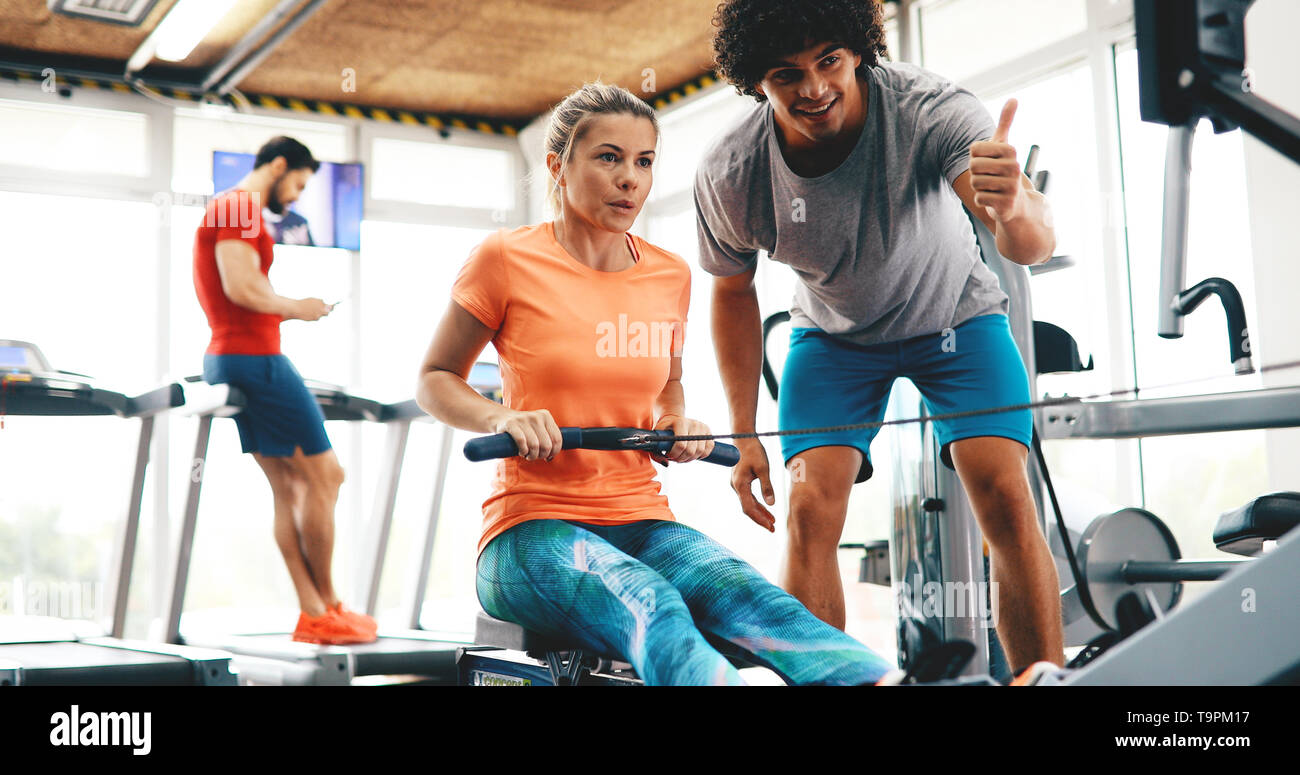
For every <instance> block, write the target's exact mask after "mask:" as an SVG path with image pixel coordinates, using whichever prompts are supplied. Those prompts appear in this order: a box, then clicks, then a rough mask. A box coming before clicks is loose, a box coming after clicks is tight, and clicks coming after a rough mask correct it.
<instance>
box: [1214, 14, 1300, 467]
mask: <svg viewBox="0 0 1300 775" xmlns="http://www.w3.org/2000/svg"><path fill="white" fill-rule="evenodd" d="M1296 29H1300V3H1297V2H1295V0H1259V1H1258V2H1257V3H1255V5H1254V7H1253V8H1252V9H1251V11H1250V13H1249V15H1248V16H1247V17H1246V56H1247V64H1248V65H1249V66H1250V67H1251V69H1253V70H1254V71H1255V87H1256V93H1258V94H1259V95H1260V96H1261V97H1263V98H1264V99H1267V100H1268V101H1270V102H1272V103H1274V104H1276V105H1278V106H1279V107H1281V108H1282V109H1284V110H1286V111H1288V112H1290V113H1293V114H1296V115H1300V78H1297V77H1296V73H1297V72H1298V71H1300V55H1297V53H1296V47H1295V36H1294V31H1295V30H1296ZM1245 151H1246V181H1247V190H1248V192H1249V193H1248V197H1249V200H1250V201H1249V205H1250V232H1251V234H1250V236H1251V244H1252V245H1253V246H1254V253H1255V255H1254V260H1255V289H1256V293H1257V300H1256V305H1257V315H1258V318H1257V319H1256V320H1252V321H1250V323H1251V340H1252V343H1253V344H1254V345H1255V347H1254V349H1255V353H1256V360H1255V364H1256V366H1257V367H1258V366H1260V365H1268V364H1275V363H1289V362H1292V361H1300V336H1298V334H1300V305H1298V304H1297V303H1296V294H1297V293H1300V248H1298V247H1297V243H1296V234H1295V218H1296V214H1297V212H1300V164H1296V163H1294V162H1292V161H1291V160H1290V159H1288V158H1286V157H1285V156H1282V155H1281V154H1279V153H1277V152H1275V151H1274V150H1273V149H1271V148H1269V147H1268V146H1266V145H1264V144H1263V143H1262V142H1260V141H1259V140H1256V139H1254V138H1253V137H1250V136H1249V135H1247V137H1246V139H1245ZM1193 185H1213V181H1195V180H1194V182H1193ZM1242 258H1243V259H1244V257H1242ZM1297 381H1300V370H1294V369H1289V370H1286V371H1280V372H1272V373H1266V374H1265V375H1264V385H1265V386H1266V387H1278V386H1282V385H1293V384H1296V383H1297ZM1267 439H1268V483H1269V487H1270V488H1272V489H1275V490H1300V465H1297V461H1300V429H1287V430H1277V431H1268V432H1267Z"/></svg>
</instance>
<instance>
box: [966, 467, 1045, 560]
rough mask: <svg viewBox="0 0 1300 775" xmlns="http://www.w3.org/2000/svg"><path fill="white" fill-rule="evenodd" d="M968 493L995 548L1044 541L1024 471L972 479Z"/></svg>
mask: <svg viewBox="0 0 1300 775" xmlns="http://www.w3.org/2000/svg"><path fill="white" fill-rule="evenodd" d="M966 492H967V495H969V496H970V500H971V504H972V505H973V506H974V507H975V510H976V513H977V514H979V515H981V519H980V522H981V529H982V530H983V532H984V537H985V539H987V540H988V542H989V543H990V544H992V545H993V546H1014V545H1021V544H1024V543H1025V542H1027V541H1033V540H1039V539H1041V537H1042V531H1041V530H1040V529H1039V527H1038V509H1037V507H1036V506H1035V504H1034V497H1033V493H1032V491H1031V490H1030V487H1029V480H1028V478H1027V477H1026V476H1025V473H1024V472H1023V471H1016V470H1010V471H1002V472H993V473H989V474H988V475H984V476H975V477H970V481H969V483H967V484H966Z"/></svg>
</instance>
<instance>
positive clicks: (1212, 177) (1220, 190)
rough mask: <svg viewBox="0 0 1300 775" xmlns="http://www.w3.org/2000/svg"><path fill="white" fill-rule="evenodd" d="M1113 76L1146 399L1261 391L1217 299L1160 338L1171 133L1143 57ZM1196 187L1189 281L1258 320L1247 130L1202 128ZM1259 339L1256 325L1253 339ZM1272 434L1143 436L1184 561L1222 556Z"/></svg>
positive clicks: (1123, 58) (1147, 481)
mask: <svg viewBox="0 0 1300 775" xmlns="http://www.w3.org/2000/svg"><path fill="white" fill-rule="evenodd" d="M1115 70H1116V81H1117V87H1118V100H1119V116H1120V136H1121V139H1122V143H1123V161H1124V201H1125V206H1126V213H1127V219H1126V221H1127V234H1128V267H1129V273H1130V290H1131V294H1132V300H1133V327H1132V335H1133V345H1134V350H1135V353H1136V359H1135V360H1136V377H1137V384H1138V385H1139V386H1140V387H1142V388H1144V393H1143V395H1144V396H1145V397H1154V396H1160V395H1199V394H1206V393H1219V392H1228V391H1237V390H1247V389H1252V388H1258V387H1260V378H1259V376H1258V375H1253V376H1247V377H1236V376H1233V370H1232V364H1231V362H1230V359H1229V356H1228V331H1227V328H1226V326H1225V324H1224V316H1223V313H1222V311H1221V310H1215V309H1213V307H1214V306H1215V302H1213V301H1211V302H1210V303H1207V304H1206V305H1205V306H1204V307H1202V308H1201V309H1198V310H1197V311H1196V312H1195V313H1193V314H1192V315H1190V316H1188V317H1186V318H1184V335H1183V337H1182V338H1181V339H1162V338H1160V337H1159V336H1157V335H1156V319H1157V309H1158V307H1157V303H1158V299H1157V296H1158V288H1159V282H1160V249H1161V214H1162V213H1163V192H1164V158H1165V142H1166V139H1167V136H1168V132H1169V130H1168V129H1167V128H1166V127H1164V126H1161V125H1158V124H1147V123H1143V122H1142V121H1141V119H1140V116H1139V110H1138V90H1137V52H1136V50H1135V49H1133V48H1131V47H1128V48H1127V49H1126V50H1125V49H1121V50H1120V51H1119V53H1117V54H1116V57H1115ZM1191 191H1192V193H1191V218H1190V227H1189V232H1188V255H1187V285H1188V286H1189V287H1190V286H1191V285H1193V284H1195V283H1197V282H1200V281H1201V280H1203V279H1205V278H1207V277H1214V276H1218V277H1224V278H1226V279H1228V280H1231V281H1232V282H1233V283H1234V284H1235V285H1236V286H1237V289H1238V290H1239V291H1241V296H1242V301H1243V302H1244V303H1245V307H1246V317H1247V320H1248V321H1249V323H1250V324H1252V325H1254V324H1255V323H1256V320H1257V317H1256V315H1255V275H1254V262H1253V260H1252V251H1251V242H1250V223H1249V219H1248V215H1249V214H1248V211H1247V207H1246V182H1245V164H1244V156H1243V150H1242V135H1241V131H1240V130H1237V131H1233V132H1229V133H1226V134H1222V135H1216V134H1214V132H1213V130H1212V128H1211V126H1210V123H1209V122H1208V121H1204V122H1202V124H1201V126H1200V127H1199V130H1198V131H1197V133H1196V139H1195V143H1194V145H1193V157H1192V184H1191ZM1257 333H1258V332H1257V331H1256V330H1255V329H1253V328H1252V334H1253V335H1257ZM1177 383H1188V384H1177ZM1162 386H1169V387H1162ZM1264 434H1265V432H1264V431H1243V432H1237V433H1219V434H1208V435H1197V436H1179V437H1169V438H1151V439H1143V440H1142V441H1141V450H1142V473H1143V482H1144V487H1143V494H1144V498H1145V505H1146V508H1148V509H1150V510H1151V511H1153V512H1155V513H1156V514H1157V515H1159V516H1160V517H1161V519H1163V520H1164V521H1165V522H1166V523H1168V524H1169V526H1170V527H1171V529H1172V530H1173V531H1174V534H1175V536H1176V537H1177V538H1178V542H1179V545H1180V547H1181V548H1182V550H1183V554H1184V556H1193V557H1195V556H1213V555H1216V554H1218V552H1217V551H1216V550H1215V548H1214V544H1213V541H1212V540H1211V534H1212V531H1213V527H1214V522H1215V520H1216V519H1217V518H1218V516H1219V514H1220V513H1222V512H1224V511H1228V510H1230V509H1234V508H1237V507H1239V506H1241V505H1243V504H1245V503H1246V502H1247V501H1248V500H1250V499H1251V498H1254V497H1256V496H1258V495H1260V494H1262V493H1264V492H1266V491H1267V489H1268V470H1267V466H1266V465H1265V442H1264ZM1194 591H1195V590H1194ZM1194 591H1193V593H1194Z"/></svg>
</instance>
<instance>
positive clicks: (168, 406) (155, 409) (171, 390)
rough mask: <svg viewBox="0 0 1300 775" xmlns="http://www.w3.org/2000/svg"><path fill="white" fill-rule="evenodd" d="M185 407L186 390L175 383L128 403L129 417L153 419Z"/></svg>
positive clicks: (131, 399)
mask: <svg viewBox="0 0 1300 775" xmlns="http://www.w3.org/2000/svg"><path fill="white" fill-rule="evenodd" d="M184 405H185V388H183V387H181V386H180V385H178V384H177V383H175V382H173V383H171V384H170V385H163V386H162V387H160V388H156V389H154V390H150V391H149V392H148V393H142V394H140V395H138V396H135V397H134V398H128V399H127V401H126V416H127V417H142V418H143V417H153V416H154V415H158V414H162V413H163V412H168V411H171V410H172V409H178V408H180V407H182V406H184Z"/></svg>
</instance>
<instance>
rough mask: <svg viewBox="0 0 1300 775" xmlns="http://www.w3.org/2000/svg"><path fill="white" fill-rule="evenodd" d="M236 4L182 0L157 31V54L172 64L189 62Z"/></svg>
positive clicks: (218, 0)
mask: <svg viewBox="0 0 1300 775" xmlns="http://www.w3.org/2000/svg"><path fill="white" fill-rule="evenodd" d="M234 4H235V0H178V2H177V3H176V5H174V6H172V9H171V11H169V12H168V13H167V17H166V18H165V19H163V20H162V23H161V24H159V25H158V29H157V30H155V31H154V39H155V40H156V41H157V46H156V48H155V49H154V52H153V55H154V56H156V57H158V58H159V59H165V60H166V61H168V62H179V61H181V60H182V59H185V58H186V57H188V56H189V55H190V52H192V51H193V50H194V47H195V46H197V45H199V41H201V40H203V38H204V37H205V36H206V35H207V34H208V33H209V32H211V31H212V28H213V27H215V26H217V22H219V21H221V19H222V17H224V16H225V15H226V13H227V12H228V11H229V10H230V8H231V6H233V5H234Z"/></svg>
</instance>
